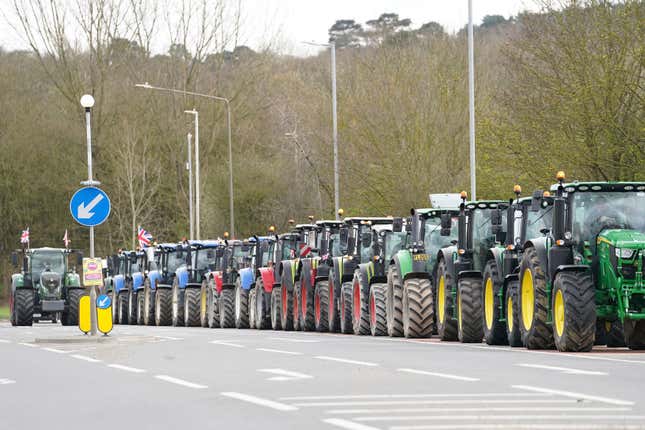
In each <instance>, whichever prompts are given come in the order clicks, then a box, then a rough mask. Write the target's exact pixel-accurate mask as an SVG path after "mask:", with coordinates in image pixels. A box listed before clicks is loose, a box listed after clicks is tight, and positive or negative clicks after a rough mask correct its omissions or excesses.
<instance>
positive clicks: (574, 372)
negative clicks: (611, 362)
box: [516, 363, 608, 376]
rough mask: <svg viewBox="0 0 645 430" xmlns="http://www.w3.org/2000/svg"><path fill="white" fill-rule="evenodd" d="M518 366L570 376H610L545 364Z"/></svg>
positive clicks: (592, 371)
mask: <svg viewBox="0 0 645 430" xmlns="http://www.w3.org/2000/svg"><path fill="white" fill-rule="evenodd" d="M516 366H521V367H531V368H534V369H545V370H555V371H557V372H562V373H566V374H568V375H593V376H596V375H601V376H602V375H608V373H606V372H598V371H595V370H582V369H573V368H571V367H557V366H546V365H544V364H529V363H519V364H516Z"/></svg>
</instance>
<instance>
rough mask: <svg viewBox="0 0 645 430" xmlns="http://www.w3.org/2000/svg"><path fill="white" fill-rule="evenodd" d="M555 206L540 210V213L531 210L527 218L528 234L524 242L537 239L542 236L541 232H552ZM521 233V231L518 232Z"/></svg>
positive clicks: (525, 235)
mask: <svg viewBox="0 0 645 430" xmlns="http://www.w3.org/2000/svg"><path fill="white" fill-rule="evenodd" d="M552 209H553V206H551V205H549V206H547V207H542V208H540V210H539V211H537V212H534V211H531V210H529V211H528V215H527V216H526V233H525V234H524V240H529V239H535V238H536V237H540V236H542V233H541V231H542V230H544V229H548V230H551V223H552V221H553V216H552V215H551V212H552ZM517 231H520V230H517Z"/></svg>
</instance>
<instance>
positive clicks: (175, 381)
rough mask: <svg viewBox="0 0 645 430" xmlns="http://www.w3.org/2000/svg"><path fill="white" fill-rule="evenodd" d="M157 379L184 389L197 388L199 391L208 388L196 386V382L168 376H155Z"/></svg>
mask: <svg viewBox="0 0 645 430" xmlns="http://www.w3.org/2000/svg"><path fill="white" fill-rule="evenodd" d="M155 378H157V379H160V380H162V381H166V382H170V383H172V384H177V385H182V386H184V387H188V388H195V389H198V390H203V389H204V388H208V387H207V386H206V385H201V384H195V383H194V382H188V381H184V380H183V379H179V378H173V377H172V376H168V375H155Z"/></svg>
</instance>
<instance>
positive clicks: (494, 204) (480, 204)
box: [466, 200, 508, 209]
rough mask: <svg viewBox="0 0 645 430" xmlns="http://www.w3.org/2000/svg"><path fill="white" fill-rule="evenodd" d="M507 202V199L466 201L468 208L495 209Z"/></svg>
mask: <svg viewBox="0 0 645 430" xmlns="http://www.w3.org/2000/svg"><path fill="white" fill-rule="evenodd" d="M507 204H508V202H507V201H505V200H475V201H472V202H466V209H495V208H498V207H500V206H502V205H507Z"/></svg>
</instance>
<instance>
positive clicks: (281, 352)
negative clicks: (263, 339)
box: [255, 348, 303, 355]
mask: <svg viewBox="0 0 645 430" xmlns="http://www.w3.org/2000/svg"><path fill="white" fill-rule="evenodd" d="M255 349H256V351H264V352H275V353H276V354H287V355H303V354H302V352H295V351H283V350H281V349H271V348H255Z"/></svg>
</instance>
